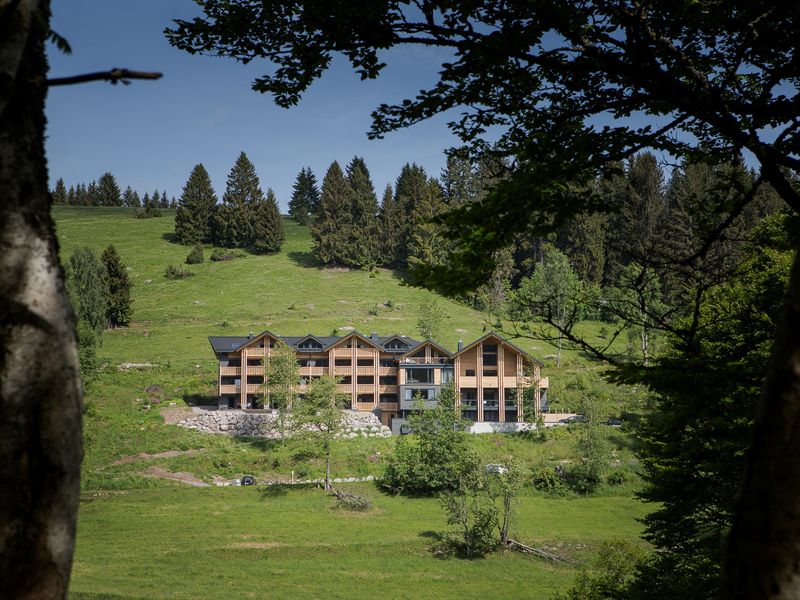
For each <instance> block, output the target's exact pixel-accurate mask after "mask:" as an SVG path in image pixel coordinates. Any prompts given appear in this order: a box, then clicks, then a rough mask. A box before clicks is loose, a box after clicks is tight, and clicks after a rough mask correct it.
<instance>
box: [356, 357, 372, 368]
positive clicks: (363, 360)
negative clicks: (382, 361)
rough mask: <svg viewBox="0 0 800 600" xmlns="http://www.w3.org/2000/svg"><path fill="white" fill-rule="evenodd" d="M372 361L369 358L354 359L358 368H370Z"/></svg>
mask: <svg viewBox="0 0 800 600" xmlns="http://www.w3.org/2000/svg"><path fill="white" fill-rule="evenodd" d="M372 364H373V363H372V359H371V358H359V359H356V365H358V366H359V367H371V366H372Z"/></svg>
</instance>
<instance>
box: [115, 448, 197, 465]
mask: <svg viewBox="0 0 800 600" xmlns="http://www.w3.org/2000/svg"><path fill="white" fill-rule="evenodd" d="M202 452H205V448H201V449H200V450H167V451H165V452H157V453H156V454H148V453H147V452H140V453H139V454H132V455H129V456H123V457H122V458H118V459H117V460H115V461H114V462H112V463H111V464H112V465H126V464H128V463H132V462H136V461H140V460H157V459H159V458H175V457H176V456H196V455H198V454H200V453H202Z"/></svg>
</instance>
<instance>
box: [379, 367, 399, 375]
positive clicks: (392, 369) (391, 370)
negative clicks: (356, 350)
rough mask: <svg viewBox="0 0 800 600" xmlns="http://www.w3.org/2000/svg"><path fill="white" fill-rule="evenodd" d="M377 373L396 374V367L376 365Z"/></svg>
mask: <svg viewBox="0 0 800 600" xmlns="http://www.w3.org/2000/svg"><path fill="white" fill-rule="evenodd" d="M378 375H397V367H378Z"/></svg>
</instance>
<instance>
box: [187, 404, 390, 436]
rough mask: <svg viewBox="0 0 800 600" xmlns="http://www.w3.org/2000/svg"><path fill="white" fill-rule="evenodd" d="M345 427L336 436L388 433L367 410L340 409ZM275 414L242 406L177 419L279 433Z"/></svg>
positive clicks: (231, 430)
mask: <svg viewBox="0 0 800 600" xmlns="http://www.w3.org/2000/svg"><path fill="white" fill-rule="evenodd" d="M342 413H343V415H342V422H343V425H344V428H343V430H342V433H341V434H340V435H339V437H342V438H350V439H352V438H357V437H389V436H391V435H392V432H391V430H390V429H389V428H388V427H386V426H384V425H381V423H380V421H379V420H378V417H376V416H375V415H374V414H372V413H368V412H358V411H352V410H345V411H342ZM275 420H276V415H275V414H274V413H272V412H269V411H264V412H252V411H241V410H198V411H197V414H196V415H194V416H192V417H190V418H189V419H185V420H184V421H181V422H180V423H178V426H179V427H185V428H186V429H194V430H196V431H201V432H203V433H216V434H223V435H233V436H247V437H263V438H269V439H276V438H279V437H281V433H280V431H278V430H277V429H276V427H275Z"/></svg>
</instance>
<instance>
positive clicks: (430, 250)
mask: <svg viewBox="0 0 800 600" xmlns="http://www.w3.org/2000/svg"><path fill="white" fill-rule="evenodd" d="M445 208H446V207H445V204H444V200H443V199H442V188H441V187H440V186H439V182H437V181H436V180H435V179H431V180H429V181H428V182H427V183H426V185H425V189H424V190H422V193H421V194H420V195H419V197H418V198H416V202H415V206H414V210H413V212H412V213H411V221H412V224H413V226H412V228H411V231H410V235H409V240H408V268H409V269H410V270H411V271H412V273H413V270H414V269H420V268H421V269H425V268H428V267H434V266H440V265H442V264H443V263H444V259H445V257H446V252H447V246H448V244H447V240H446V239H445V238H444V237H443V235H442V228H441V226H440V225H439V224H437V223H434V222H433V220H434V218H435V217H437V216H438V215H439V214H441V213H442V212H443V211H444V210H445Z"/></svg>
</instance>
